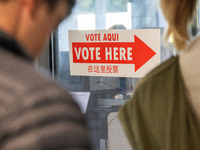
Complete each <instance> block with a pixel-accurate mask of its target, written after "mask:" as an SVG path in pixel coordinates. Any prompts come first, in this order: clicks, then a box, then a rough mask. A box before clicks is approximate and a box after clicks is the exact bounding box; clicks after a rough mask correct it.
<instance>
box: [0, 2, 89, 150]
mask: <svg viewBox="0 0 200 150" xmlns="http://www.w3.org/2000/svg"><path fill="white" fill-rule="evenodd" d="M74 5H75V0H0V103H1V104H0V149H1V150H90V149H91V148H90V147H91V146H90V140H89V137H88V131H87V127H86V120H85V119H84V116H83V114H82V113H81V111H80V109H79V107H78V105H77V104H76V103H75V101H74V99H73V98H72V97H71V96H70V95H69V93H68V92H66V91H65V90H63V89H62V88H61V87H59V86H58V85H57V84H56V83H54V82H53V81H52V80H51V79H48V78H46V77H43V76H42V75H40V73H38V72H37V71H36V69H35V68H34V59H35V58H36V57H37V56H38V55H39V54H40V53H41V51H42V50H43V48H44V45H45V43H46V41H47V40H48V38H49V35H50V33H51V31H52V30H53V29H55V28H56V27H57V26H58V24H59V23H60V22H61V21H62V20H63V19H64V18H65V17H67V16H69V15H70V13H71V10H72V8H73V6H74Z"/></svg>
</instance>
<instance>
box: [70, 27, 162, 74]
mask: <svg viewBox="0 0 200 150" xmlns="http://www.w3.org/2000/svg"><path fill="white" fill-rule="evenodd" d="M69 51H70V73H71V75H78V76H112V77H143V76H144V75H145V74H146V73H147V72H149V71H150V70H151V69H153V68H154V67H155V66H157V65H158V64H159V63H160V29H133V30H90V31H87V30H86V31H80V30H70V31H69Z"/></svg>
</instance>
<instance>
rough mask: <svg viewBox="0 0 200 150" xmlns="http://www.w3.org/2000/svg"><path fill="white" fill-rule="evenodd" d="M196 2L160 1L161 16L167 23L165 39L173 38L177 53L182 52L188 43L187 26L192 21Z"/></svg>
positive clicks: (193, 0) (180, 0)
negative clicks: (162, 15)
mask: <svg viewBox="0 0 200 150" xmlns="http://www.w3.org/2000/svg"><path fill="white" fill-rule="evenodd" d="M196 3H197V0H160V4H161V8H162V11H163V14H164V16H165V18H166V20H167V22H168V30H167V32H166V39H168V38H169V37H170V36H172V37H173V40H174V44H175V47H176V48H177V50H178V51H181V50H184V49H185V48H186V47H187V45H188V43H189V42H190V34H188V25H189V24H190V22H191V21H192V19H193V14H194V12H195V10H196Z"/></svg>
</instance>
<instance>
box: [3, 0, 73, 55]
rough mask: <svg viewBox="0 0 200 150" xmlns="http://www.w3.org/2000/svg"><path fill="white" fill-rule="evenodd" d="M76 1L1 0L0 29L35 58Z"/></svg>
mask: <svg viewBox="0 0 200 150" xmlns="http://www.w3.org/2000/svg"><path fill="white" fill-rule="evenodd" d="M74 5H75V0H0V29H2V30H4V31H5V32H7V33H9V34H11V35H12V36H14V37H15V38H16V40H18V41H19V43H21V45H23V46H24V48H25V49H26V50H27V51H29V53H30V54H31V55H33V57H36V56H37V55H38V54H39V53H40V52H41V50H42V49H43V47H44V45H45V43H46V40H47V39H48V37H49V35H50V33H51V31H52V30H53V29H55V28H56V27H57V26H58V24H59V23H60V22H61V21H62V20H63V19H64V18H66V17H67V16H68V15H69V14H70V13H71V10H72V8H73V6H74Z"/></svg>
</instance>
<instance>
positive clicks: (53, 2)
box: [39, 0, 76, 15]
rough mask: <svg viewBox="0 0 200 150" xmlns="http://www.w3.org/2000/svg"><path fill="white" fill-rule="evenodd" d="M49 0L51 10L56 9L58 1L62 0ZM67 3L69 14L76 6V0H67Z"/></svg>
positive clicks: (47, 0)
mask: <svg viewBox="0 0 200 150" xmlns="http://www.w3.org/2000/svg"><path fill="white" fill-rule="evenodd" d="M39 1H41V0H39ZM45 1H46V2H47V4H48V5H49V8H50V11H51V10H53V9H54V7H55V6H56V4H57V2H58V1H60V0H45ZM65 1H66V3H67V4H68V6H69V7H68V14H67V15H69V14H70V13H71V11H72V8H73V7H74V5H75V4H76V0H65Z"/></svg>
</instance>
